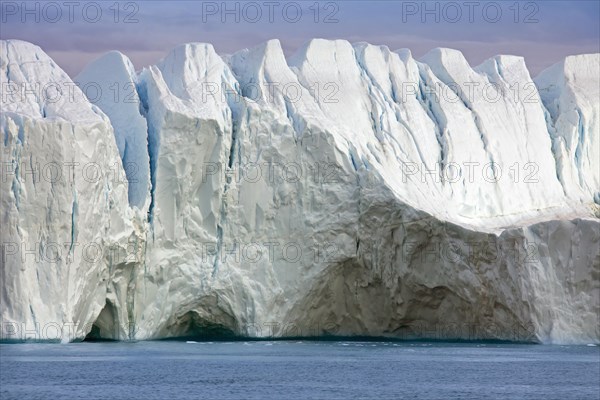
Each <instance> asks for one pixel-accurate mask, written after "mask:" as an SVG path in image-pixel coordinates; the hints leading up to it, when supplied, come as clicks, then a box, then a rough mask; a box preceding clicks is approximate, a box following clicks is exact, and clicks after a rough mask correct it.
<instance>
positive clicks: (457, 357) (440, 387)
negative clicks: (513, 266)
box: [0, 341, 600, 400]
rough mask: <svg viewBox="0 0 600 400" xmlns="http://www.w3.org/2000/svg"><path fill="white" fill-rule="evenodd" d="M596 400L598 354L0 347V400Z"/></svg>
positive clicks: (397, 348)
mask: <svg viewBox="0 0 600 400" xmlns="http://www.w3.org/2000/svg"><path fill="white" fill-rule="evenodd" d="M238 398H243V399H519V400H522V399H544V400H549V399H557V400H567V399H577V400H581V399H600V347H591V346H541V345H523V344H462V343H461V344H453V343H445V344H443V343H406V342H400V343H397V342H346V341H273V342H267V341H253V342H197V343H193V342H184V341H182V342H177V341H155V342H136V343H77V344H62V345H61V344H2V345H0V399H2V400H8V399H28V400H34V399H86V400H92V399H111V400H114V399H128V400H130V399H161V400H163V399H165V400H166V399H238Z"/></svg>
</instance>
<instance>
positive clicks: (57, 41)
mask: <svg viewBox="0 0 600 400" xmlns="http://www.w3.org/2000/svg"><path fill="white" fill-rule="evenodd" d="M599 21H600V1H598V0H584V1H580V0H574V1H548V0H543V1H515V0H509V1H427V2H424V1H315V0H309V1H271V0H265V1H228V2H224V1H192V0H190V1H179V0H175V1H119V2H117V1H115V0H109V1H66V0H65V1H25V2H24V1H22V0H20V1H5V0H1V1H0V38H1V39H21V40H26V41H29V42H32V43H35V44H37V45H39V46H40V47H42V49H43V50H44V51H46V52H47V53H48V54H49V55H50V56H51V57H52V58H53V59H54V60H55V61H56V62H57V63H58V64H59V65H60V66H61V67H62V68H63V69H64V70H65V71H67V73H69V74H70V75H71V76H72V77H74V76H76V74H77V73H78V72H80V71H81V69H82V68H83V67H84V66H85V65H86V64H88V63H89V62H90V61H92V60H93V59H95V58H97V57H99V56H100V55H102V54H104V53H105V52H107V51H110V50H119V51H121V52H123V53H124V54H126V55H127V56H128V57H129V58H130V59H131V60H132V62H133V63H134V65H135V66H136V68H137V69H141V68H142V67H144V66H147V65H151V64H154V63H156V62H157V61H159V60H160V59H161V58H163V57H164V56H165V55H166V54H167V53H168V52H169V51H170V50H171V49H172V48H174V47H175V46H177V45H179V44H182V43H188V42H208V43H211V44H213V45H214V47H215V49H216V50H217V52H219V53H221V54H230V53H233V52H235V51H238V50H241V49H243V48H249V47H253V46H256V45H258V44H260V43H262V42H264V41H267V40H269V39H273V38H277V39H279V40H280V41H281V44H282V46H283V49H284V51H285V53H286V55H290V56H291V55H292V54H293V53H294V52H295V51H296V50H297V49H298V48H299V47H301V46H302V45H303V44H304V43H306V42H307V41H308V40H310V39H312V38H317V37H318V38H326V39H346V40H349V41H350V42H362V41H364V42H369V43H372V44H377V45H386V46H388V47H389V48H390V49H392V50H396V49H401V48H408V49H410V50H411V51H412V54H413V55H414V56H415V57H416V58H417V59H418V58H419V57H421V56H423V55H425V54H426V53H427V52H428V51H429V50H431V49H433V48H436V47H450V48H454V49H458V50H461V51H462V52H463V53H464V54H465V56H466V58H467V60H468V61H469V63H470V64H471V65H472V66H475V65H478V64H480V63H481V62H483V61H484V60H485V59H487V58H489V57H492V56H494V55H497V54H511V55H519V56H524V57H525V60H526V63H527V65H528V67H529V69H530V71H531V73H532V75H536V74H537V73H538V72H539V71H541V70H543V69H544V68H546V67H549V66H550V65H552V64H554V63H556V62H559V61H560V60H561V59H563V58H564V57H565V56H568V55H572V54H582V53H597V52H600V22H599Z"/></svg>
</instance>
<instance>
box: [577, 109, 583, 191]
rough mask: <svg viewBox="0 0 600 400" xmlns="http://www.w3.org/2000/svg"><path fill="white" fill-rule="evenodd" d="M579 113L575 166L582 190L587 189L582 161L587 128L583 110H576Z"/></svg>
mask: <svg viewBox="0 0 600 400" xmlns="http://www.w3.org/2000/svg"><path fill="white" fill-rule="evenodd" d="M575 111H576V112H577V117H578V119H577V146H576V147H575V166H576V168H577V176H578V177H579V186H581V187H582V188H583V187H585V179H584V177H583V160H582V154H581V153H582V152H583V145H584V141H585V128H584V126H583V115H582V114H581V110H580V109H579V108H576V109H575Z"/></svg>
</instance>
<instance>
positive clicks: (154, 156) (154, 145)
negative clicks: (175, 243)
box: [135, 79, 160, 238]
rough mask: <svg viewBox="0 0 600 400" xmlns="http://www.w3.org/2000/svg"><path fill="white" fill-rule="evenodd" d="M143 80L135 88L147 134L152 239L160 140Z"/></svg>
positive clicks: (149, 218)
mask: <svg viewBox="0 0 600 400" xmlns="http://www.w3.org/2000/svg"><path fill="white" fill-rule="evenodd" d="M147 85H148V84H147V82H146V81H145V80H144V79H140V80H139V82H138V83H136V85H135V88H136V91H137V94H138V97H139V99H140V108H141V109H140V115H141V116H142V117H144V118H145V119H146V126H147V129H148V132H147V134H146V137H147V140H148V160H149V164H150V206H149V207H148V223H149V224H150V228H151V229H152V238H154V225H153V222H154V221H153V219H154V205H155V200H156V199H155V191H156V167H157V162H158V148H159V145H160V138H159V135H158V129H157V127H155V126H154V124H153V123H152V121H151V118H149V112H150V104H149V99H148V86H147Z"/></svg>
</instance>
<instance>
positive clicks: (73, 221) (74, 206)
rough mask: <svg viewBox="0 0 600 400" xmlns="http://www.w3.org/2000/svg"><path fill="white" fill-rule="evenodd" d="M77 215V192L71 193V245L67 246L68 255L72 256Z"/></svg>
mask: <svg viewBox="0 0 600 400" xmlns="http://www.w3.org/2000/svg"><path fill="white" fill-rule="evenodd" d="M78 213H79V204H78V202H77V190H74V191H73V204H72V206H71V244H70V245H69V254H70V255H71V256H72V255H73V248H74V246H75V237H76V236H77V216H78Z"/></svg>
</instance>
